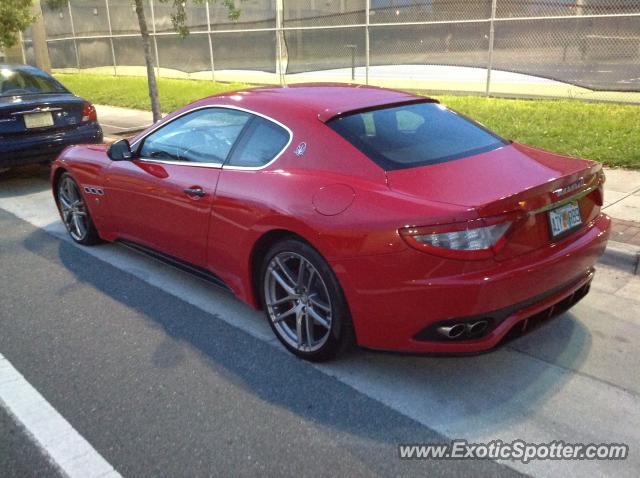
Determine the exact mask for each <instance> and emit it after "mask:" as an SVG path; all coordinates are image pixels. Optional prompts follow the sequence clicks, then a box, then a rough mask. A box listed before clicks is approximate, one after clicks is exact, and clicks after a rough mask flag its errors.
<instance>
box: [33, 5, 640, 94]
mask: <svg viewBox="0 0 640 478" xmlns="http://www.w3.org/2000/svg"><path fill="white" fill-rule="evenodd" d="M236 4H237V5H238V6H239V8H240V10H241V13H240V16H239V18H238V19H236V20H230V19H229V15H228V10H227V7H225V6H224V4H223V2H221V1H218V2H215V1H210V2H208V3H205V4H195V3H190V2H187V5H186V10H187V26H188V27H189V29H190V34H189V36H187V37H186V38H184V39H182V38H180V36H178V35H177V33H175V31H174V30H173V27H172V23H171V12H172V7H171V4H166V3H161V2H159V1H158V0H155V1H154V0H147V1H146V2H145V11H146V16H147V21H148V24H149V30H150V31H151V35H152V41H153V43H152V47H153V53H154V61H155V63H156V66H157V67H158V69H159V70H158V71H159V72H160V74H161V75H174V76H175V75H176V74H178V73H179V72H182V73H183V74H188V75H189V76H190V77H194V78H200V77H203V78H211V77H214V78H217V79H224V80H237V81H245V82H265V81H266V82H269V81H271V82H298V81H328V80H329V81H331V80H333V81H355V82H360V83H371V84H379V85H383V86H395V87H399V88H410V89H421V90H428V91H440V92H442V91H450V92H464V93H472V94H492V95H510V96H526V97H537V96H547V97H576V98H585V99H592V100H603V101H624V102H634V103H640V0H244V1H242V0H241V1H238V0H237V1H236ZM44 15H45V24H46V28H47V33H48V46H49V52H50V56H51V61H52V65H53V67H54V68H58V69H65V68H73V69H88V68H93V69H97V70H106V71H107V72H112V73H115V74H131V73H132V72H134V71H135V70H136V68H137V69H138V70H139V71H140V72H142V71H143V70H142V69H141V68H140V67H142V66H143V65H144V60H143V56H142V45H141V40H140V37H139V33H138V32H139V30H138V21H137V17H136V14H135V10H134V8H133V6H132V2H131V1H130V0H71V1H69V3H68V5H67V7H66V8H64V9H62V10H57V11H49V10H46V11H45V12H44ZM23 38H24V39H23V45H24V52H25V58H26V60H27V61H31V60H32V55H33V54H32V48H31V42H30V36H29V32H28V31H27V32H25V35H24V37H23Z"/></svg>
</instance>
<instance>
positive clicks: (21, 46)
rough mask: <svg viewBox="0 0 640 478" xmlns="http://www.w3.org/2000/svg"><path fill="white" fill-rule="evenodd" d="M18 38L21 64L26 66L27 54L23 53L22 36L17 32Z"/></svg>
mask: <svg viewBox="0 0 640 478" xmlns="http://www.w3.org/2000/svg"><path fill="white" fill-rule="evenodd" d="M18 35H19V38H20V51H21V52H22V63H23V64H24V65H26V64H27V54H26V53H25V51H24V37H23V36H22V32H18Z"/></svg>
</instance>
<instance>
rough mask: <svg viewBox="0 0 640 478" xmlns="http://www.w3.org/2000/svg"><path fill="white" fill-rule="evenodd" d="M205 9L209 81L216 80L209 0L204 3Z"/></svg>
mask: <svg viewBox="0 0 640 478" xmlns="http://www.w3.org/2000/svg"><path fill="white" fill-rule="evenodd" d="M205 8H206V11H207V36H208V37H209V57H210V58H211V81H216V68H215V64H214V62H213V40H212V39H211V15H210V13H209V0H207V2H206V3H205Z"/></svg>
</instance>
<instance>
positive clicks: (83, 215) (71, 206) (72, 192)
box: [58, 176, 89, 241]
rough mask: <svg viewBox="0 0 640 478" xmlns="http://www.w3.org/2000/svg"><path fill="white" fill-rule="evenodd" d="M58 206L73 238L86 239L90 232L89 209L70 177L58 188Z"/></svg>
mask: <svg viewBox="0 0 640 478" xmlns="http://www.w3.org/2000/svg"><path fill="white" fill-rule="evenodd" d="M58 204H59V205H60V212H61V215H62V221H63V222H64V225H65V226H66V228H67V231H69V234H70V235H71V237H72V238H73V239H74V240H76V241H82V240H83V239H85V238H86V237H87V233H88V230H89V224H88V219H87V208H86V205H85V203H84V201H83V200H82V195H81V194H80V191H79V189H78V186H77V185H76V183H75V181H74V180H73V179H71V178H70V177H69V176H67V177H64V178H63V179H62V181H60V185H59V186H58Z"/></svg>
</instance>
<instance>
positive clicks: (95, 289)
mask: <svg viewBox="0 0 640 478" xmlns="http://www.w3.org/2000/svg"><path fill="white" fill-rule="evenodd" d="M0 284H2V287H1V288H0V330H1V331H2V333H0V353H1V354H2V355H4V357H5V358H6V359H7V360H9V361H10V362H11V363H12V364H13V366H14V367H15V368H16V369H17V370H19V371H20V373H22V375H23V376H24V377H25V379H26V380H27V381H28V382H29V383H30V384H31V385H32V386H33V387H35V389H37V390H38V391H39V392H40V394H41V395H42V396H43V397H45V398H46V400H47V401H48V402H49V403H50V404H51V405H52V406H53V407H54V408H55V409H56V410H57V411H58V412H59V413H60V414H61V415H62V416H63V417H64V418H65V419H66V420H67V421H68V422H69V423H70V424H71V425H72V426H73V427H74V428H75V429H76V430H77V431H78V433H79V434H81V435H82V437H84V438H85V439H86V440H87V441H88V442H89V443H90V444H91V445H92V446H93V447H94V448H95V450H97V451H98V452H99V453H100V454H101V455H102V456H103V457H104V458H105V459H106V460H107V461H108V462H109V463H110V464H111V465H112V466H113V467H114V468H115V469H116V470H117V471H118V472H119V473H120V474H121V475H122V476H125V477H127V476H217V475H224V476H232V475H242V476H247V475H258V474H260V475H264V476H397V475H407V476H426V475H444V476H457V475H470V474H471V475H498V476H500V475H516V474H520V473H523V474H529V475H534V476H557V475H560V474H562V475H564V476H567V477H569V476H585V475H587V476H589V475H599V476H603V475H609V476H614V475H615V476H629V477H631V476H633V477H635V476H637V472H638V469H640V458H639V456H638V454H637V449H638V444H639V443H640V374H638V370H639V369H640V356H639V354H638V353H637V344H638V343H639V342H640V327H639V325H640V279H638V278H637V277H635V278H634V277H633V276H631V275H630V274H629V273H628V272H627V271H622V270H619V269H616V268H612V267H608V266H604V265H602V266H601V267H600V268H599V271H598V273H597V275H596V279H595V282H594V285H593V288H592V292H591V293H590V294H589V296H588V297H587V298H585V299H584V301H583V302H581V303H579V304H578V305H577V306H576V307H575V308H574V309H572V310H571V311H570V312H569V313H567V314H564V315H563V316H562V317H560V318H558V319H556V320H555V321H553V322H551V323H549V324H547V325H546V326H544V327H542V328H540V329H538V330H536V331H534V332H533V333H531V334H529V335H526V336H524V337H522V338H520V339H518V340H516V341H514V342H511V343H509V344H508V345H507V346H505V347H502V348H500V349H498V350H496V351H494V352H492V353H489V354H484V355H480V356H476V357H468V358H432V357H415V356H403V355H393V354H382V353H374V352H367V351H362V350H355V351H353V352H352V353H351V354H349V355H348V356H347V357H345V358H343V359H341V360H338V361H336V362H332V363H329V364H324V365H312V364H309V363H306V362H303V361H300V360H298V359H296V358H294V357H293V356H291V355H289V354H288V353H286V352H284V351H283V349H282V348H281V347H280V345H279V344H278V343H277V341H276V340H275V339H274V337H273V336H272V334H271V331H270V330H269V328H268V326H267V324H266V323H265V320H264V319H263V317H262V315H261V314H259V313H256V312H254V311H252V310H250V309H249V308H248V307H246V306H244V305H243V304H241V303H240V302H239V301H237V300H236V299H235V298H233V297H232V296H231V295H229V294H228V293H225V292H221V291H218V290H215V289H212V288H211V286H210V285H209V284H207V283H206V282H203V281H200V280H199V279H196V278H194V277H191V276H189V275H187V274H185V273H183V272H180V271H177V270H174V269H172V268H170V267H168V266H165V265H163V264H160V263H157V262H155V261H153V260H151V259H149V258H147V257H144V256H140V255H138V254H136V253H134V252H131V251H129V250H127V249H125V248H123V247H121V246H118V245H112V244H105V245H101V246H98V247H93V248H84V247H79V246H77V245H75V244H73V243H71V242H70V241H69V240H68V239H67V238H66V235H65V232H64V229H63V226H62V225H61V223H60V222H59V220H58V218H57V215H56V211H55V208H54V206H53V202H52V200H51V196H50V192H49V189H48V185H47V182H46V171H45V170H43V169H41V168H28V169H26V170H23V171H18V172H11V173H8V174H5V175H2V176H0ZM0 405H1V403H0ZM452 438H465V439H468V440H470V441H490V440H493V439H502V440H504V441H511V440H513V439H516V438H520V439H524V440H527V441H532V442H543V441H552V440H564V441H566V442H572V443H590V442H595V443H602V442H622V443H627V444H629V445H630V447H631V456H630V457H629V458H628V459H627V460H625V461H590V462H586V461H581V462H576V461H573V462H570V461H537V462H532V463H529V464H526V465H525V464H522V463H519V462H501V463H495V462H492V461H489V460H487V461H472V462H471V461H466V462H464V461H401V460H399V459H398V451H397V445H398V444H400V443H433V442H446V441H448V440H449V439H452ZM57 472H58V471H57V470H56V469H55V467H53V466H51V464H49V463H47V462H46V460H44V459H43V457H42V454H41V452H40V451H39V449H38V447H36V446H34V443H33V440H32V439H31V437H30V436H29V435H28V434H27V433H25V431H24V430H22V429H21V426H20V423H16V422H15V420H14V419H12V417H10V416H8V415H7V414H6V413H5V412H3V411H2V407H1V406H0V476H3V477H4V476H28V475H29V474H31V475H33V476H55V475H56V473H57Z"/></svg>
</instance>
